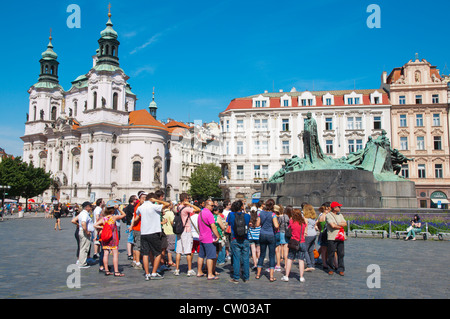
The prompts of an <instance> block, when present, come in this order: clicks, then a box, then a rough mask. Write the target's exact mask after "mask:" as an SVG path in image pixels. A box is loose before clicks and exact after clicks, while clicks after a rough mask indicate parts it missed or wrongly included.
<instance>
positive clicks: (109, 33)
mask: <svg viewBox="0 0 450 319" xmlns="http://www.w3.org/2000/svg"><path fill="white" fill-rule="evenodd" d="M108 17H109V19H108V22H107V23H106V29H105V30H103V31H102V32H100V35H101V37H102V38H103V39H117V37H118V34H117V32H116V31H115V30H114V29H113V24H112V22H111V13H110V14H108Z"/></svg>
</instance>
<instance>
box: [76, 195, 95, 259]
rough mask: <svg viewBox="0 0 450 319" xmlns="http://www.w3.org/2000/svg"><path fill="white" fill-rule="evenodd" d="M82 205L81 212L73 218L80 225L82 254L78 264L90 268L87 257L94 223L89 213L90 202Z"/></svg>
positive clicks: (90, 209)
mask: <svg viewBox="0 0 450 319" xmlns="http://www.w3.org/2000/svg"><path fill="white" fill-rule="evenodd" d="M81 207H82V208H83V210H82V211H81V213H80V214H79V215H78V216H76V217H75V218H74V219H72V223H73V224H75V225H78V227H79V237H80V255H79V257H78V266H79V267H80V268H89V267H90V266H89V265H88V263H87V257H88V254H89V249H90V247H91V235H92V233H93V231H94V223H93V221H92V218H91V216H90V215H89V213H90V212H91V211H92V206H91V203H90V202H84V203H83V204H82V205H81Z"/></svg>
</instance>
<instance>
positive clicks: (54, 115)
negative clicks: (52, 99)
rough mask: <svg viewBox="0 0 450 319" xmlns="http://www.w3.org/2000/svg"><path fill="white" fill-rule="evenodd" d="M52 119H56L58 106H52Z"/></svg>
mask: <svg viewBox="0 0 450 319" xmlns="http://www.w3.org/2000/svg"><path fill="white" fill-rule="evenodd" d="M52 121H56V106H54V107H52Z"/></svg>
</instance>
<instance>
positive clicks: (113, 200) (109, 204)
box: [106, 199, 122, 208]
mask: <svg viewBox="0 0 450 319" xmlns="http://www.w3.org/2000/svg"><path fill="white" fill-rule="evenodd" d="M116 205H122V203H121V202H119V201H118V200H115V199H112V200H109V201H108V202H107V203H106V208H111V207H114V206H116Z"/></svg>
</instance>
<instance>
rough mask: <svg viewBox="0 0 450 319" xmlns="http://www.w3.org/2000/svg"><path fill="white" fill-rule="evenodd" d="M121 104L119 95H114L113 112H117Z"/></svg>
mask: <svg viewBox="0 0 450 319" xmlns="http://www.w3.org/2000/svg"><path fill="white" fill-rule="evenodd" d="M118 102H119V95H118V94H117V93H114V94H113V110H116V111H117V105H118Z"/></svg>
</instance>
